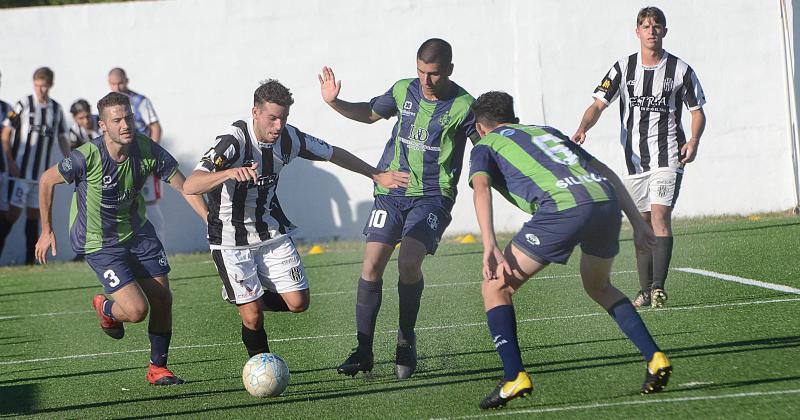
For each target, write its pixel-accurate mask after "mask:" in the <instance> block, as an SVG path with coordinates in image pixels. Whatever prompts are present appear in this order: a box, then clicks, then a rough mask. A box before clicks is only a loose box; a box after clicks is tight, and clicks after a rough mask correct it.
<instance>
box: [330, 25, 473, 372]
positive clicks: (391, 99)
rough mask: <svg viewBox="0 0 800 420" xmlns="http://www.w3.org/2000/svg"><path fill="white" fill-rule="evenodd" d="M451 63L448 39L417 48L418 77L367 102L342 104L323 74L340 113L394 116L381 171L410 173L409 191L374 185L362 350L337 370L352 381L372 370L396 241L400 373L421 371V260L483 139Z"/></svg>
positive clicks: (361, 287)
mask: <svg viewBox="0 0 800 420" xmlns="http://www.w3.org/2000/svg"><path fill="white" fill-rule="evenodd" d="M452 58H453V52H452V48H451V47H450V44H448V43H447V42H446V41H444V40H442V39H438V38H433V39H429V40H427V41H425V42H424V43H422V45H421V46H420V47H419V50H418V51H417V62H416V65H417V78H416V79H403V80H400V81H397V82H396V83H395V84H394V85H392V87H391V88H389V90H388V91H386V93H384V94H383V95H380V96H377V97H375V98H373V99H372V100H371V101H370V102H358V103H351V102H346V101H343V100H341V99H339V91H340V89H341V81H336V78H335V77H334V74H333V70H331V69H330V68H328V67H324V68H323V69H322V74H321V75H320V76H319V81H320V88H321V91H322V98H323V99H324V100H325V102H326V103H327V104H328V105H330V107H331V108H333V109H334V110H335V111H336V112H338V113H340V114H342V115H343V116H345V117H347V118H349V119H351V120H354V121H359V122H362V123H366V124H372V123H374V122H375V121H378V120H380V119H389V118H392V117H394V116H396V117H397V122H396V123H395V125H394V128H393V129H392V135H391V137H390V138H389V141H388V142H387V143H386V147H385V148H384V152H383V156H382V157H381V160H380V162H379V163H378V168H379V169H383V170H399V171H403V172H409V173H410V174H411V180H410V182H409V185H408V186H407V187H401V188H388V189H387V188H384V187H381V186H376V187H375V192H374V195H375V203H374V205H373V210H372V212H371V213H370V217H369V220H367V223H366V226H365V227H364V234H365V235H366V246H365V249H364V263H363V266H362V269H361V278H359V280H358V289H357V298H356V299H357V301H356V329H357V332H358V346H357V347H356V348H355V349H354V351H353V353H352V354H350V356H349V357H348V358H347V360H345V361H344V363H342V364H341V365H340V366H339V368H338V369H337V371H338V372H339V373H342V374H345V375H351V376H355V375H356V374H357V373H358V372H359V371H363V372H369V371H371V370H372V366H373V360H374V357H373V352H372V344H373V336H374V335H375V321H376V319H377V317H378V311H379V310H380V307H381V300H382V288H383V272H384V270H385V268H386V264H388V262H389V258H390V257H391V256H392V253H393V252H394V249H395V246H396V245H397V244H398V243H400V244H401V246H400V255H399V256H398V259H397V265H398V269H399V272H400V278H399V280H398V282H397V290H398V295H399V301H400V303H399V306H400V317H399V318H400V319H399V328H398V331H397V346H396V350H395V374H396V376H397V378H399V379H406V378H409V377H410V376H411V375H412V374H413V373H414V370H415V369H416V367H417V342H416V334H415V332H414V326H415V325H416V322H417V314H418V313H419V307H420V299H421V297H422V290H423V288H424V287H425V282H424V280H423V275H422V261H423V260H424V259H425V255H426V254H431V255H433V253H435V252H436V248H437V246H438V244H439V240H440V239H441V237H442V234H443V233H444V230H445V229H446V228H447V225H449V224H450V220H451V216H450V211H451V210H452V208H453V202H454V200H455V198H456V185H457V184H458V178H459V176H460V175H461V164H462V161H463V157H464V145H465V143H466V139H467V138H468V137H469V138H470V139H471V140H472V141H473V142H476V141H477V140H478V136H477V134H476V133H475V128H474V125H475V122H474V119H473V116H472V113H471V112H470V109H469V106H470V104H472V101H473V100H474V98H473V97H472V96H471V95H470V94H469V93H467V92H466V91H465V90H464V89H463V88H461V87H460V86H459V85H457V84H456V83H455V82H453V81H451V80H450V75H451V74H452V73H453V63H452Z"/></svg>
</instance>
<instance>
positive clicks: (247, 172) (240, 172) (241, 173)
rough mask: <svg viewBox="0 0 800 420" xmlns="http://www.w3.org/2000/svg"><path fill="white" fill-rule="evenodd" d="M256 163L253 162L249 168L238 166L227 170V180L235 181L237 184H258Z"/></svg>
mask: <svg viewBox="0 0 800 420" xmlns="http://www.w3.org/2000/svg"><path fill="white" fill-rule="evenodd" d="M257 168H258V162H253V164H252V165H250V166H240V167H238V168H231V169H228V179H235V180H236V181H238V182H249V181H253V182H258V172H257V171H256V169H257Z"/></svg>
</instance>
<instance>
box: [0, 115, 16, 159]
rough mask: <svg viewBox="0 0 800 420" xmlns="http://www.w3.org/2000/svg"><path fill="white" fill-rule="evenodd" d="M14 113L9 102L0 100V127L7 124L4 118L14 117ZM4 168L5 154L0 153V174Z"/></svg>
mask: <svg viewBox="0 0 800 420" xmlns="http://www.w3.org/2000/svg"><path fill="white" fill-rule="evenodd" d="M15 115H16V114H15V113H14V108H12V107H11V104H9V103H8V102H5V101H0V127H1V126H5V125H6V124H8V122H7V121H6V120H7V119H8V118H11V117H14V116H15ZM6 170H7V169H6V154H5V153H0V174H2V173H5V172H6Z"/></svg>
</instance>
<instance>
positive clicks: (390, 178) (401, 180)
mask: <svg viewBox="0 0 800 420" xmlns="http://www.w3.org/2000/svg"><path fill="white" fill-rule="evenodd" d="M330 162H331V163H333V164H334V165H337V166H340V167H342V168H344V169H347V170H348V171H352V172H355V173H358V174H361V175H364V176H366V177H369V178H370V179H372V180H373V181H375V182H376V183H377V184H378V185H380V186H381V187H384V188H405V187H407V186H408V180H409V178H410V175H409V174H407V173H405V172H396V171H385V172H384V171H381V170H379V169H377V168H375V167H373V166H372V165H370V164H369V163H367V162H364V161H363V160H361V159H359V158H358V156H355V155H353V154H352V153H350V152H348V151H347V150H344V149H342V148H341V147H336V146H333V154H332V155H331V160H330Z"/></svg>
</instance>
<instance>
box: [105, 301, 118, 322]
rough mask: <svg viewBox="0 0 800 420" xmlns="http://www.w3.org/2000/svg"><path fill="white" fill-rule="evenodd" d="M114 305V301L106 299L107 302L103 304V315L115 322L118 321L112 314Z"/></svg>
mask: <svg viewBox="0 0 800 420" xmlns="http://www.w3.org/2000/svg"><path fill="white" fill-rule="evenodd" d="M113 304H114V301H113V300H110V299H106V301H105V302H103V314H105V316H107V317H109V318H111V319H113V320H114V321H116V320H117V319H116V318H114V313H113V312H111V305H113Z"/></svg>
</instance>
